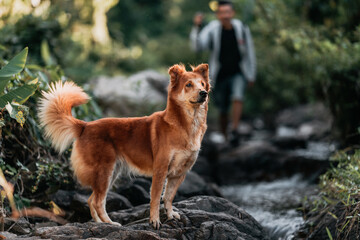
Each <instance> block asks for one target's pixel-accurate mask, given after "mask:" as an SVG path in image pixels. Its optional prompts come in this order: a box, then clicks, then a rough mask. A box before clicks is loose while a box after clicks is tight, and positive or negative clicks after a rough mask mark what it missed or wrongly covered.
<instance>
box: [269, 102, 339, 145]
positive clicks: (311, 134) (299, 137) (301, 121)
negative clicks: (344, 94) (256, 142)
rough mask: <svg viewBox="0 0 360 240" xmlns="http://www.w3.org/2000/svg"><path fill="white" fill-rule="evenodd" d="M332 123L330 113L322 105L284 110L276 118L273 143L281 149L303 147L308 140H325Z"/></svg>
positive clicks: (309, 105)
mask: <svg viewBox="0 0 360 240" xmlns="http://www.w3.org/2000/svg"><path fill="white" fill-rule="evenodd" d="M332 122H333V120H332V116H331V114H330V111H329V110H328V109H327V108H326V107H325V106H324V105H323V104H322V103H316V104H308V105H301V106H297V107H295V108H290V109H286V110H283V111H282V112H280V113H279V115H278V116H277V118H276V125H277V128H276V136H275V138H274V140H273V141H274V143H275V144H276V145H277V146H279V147H283V148H294V147H304V144H305V143H306V141H308V140H322V139H326V138H327V137H328V136H329V135H330V133H331V125H332Z"/></svg>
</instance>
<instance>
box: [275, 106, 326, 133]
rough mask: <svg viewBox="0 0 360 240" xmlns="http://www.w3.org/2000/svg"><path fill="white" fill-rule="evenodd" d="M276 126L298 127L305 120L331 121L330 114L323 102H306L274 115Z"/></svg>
mask: <svg viewBox="0 0 360 240" xmlns="http://www.w3.org/2000/svg"><path fill="white" fill-rule="evenodd" d="M275 121H276V124H277V125H278V126H287V127H292V128H298V127H300V126H301V125H302V124H303V123H306V122H312V121H317V122H329V121H330V122H331V121H332V116H331V113H330V111H329V109H327V108H326V107H325V106H324V104H322V103H316V104H307V105H300V106H297V107H294V108H289V109H285V110H283V111H281V112H280V113H279V115H278V116H277V117H276V120H275Z"/></svg>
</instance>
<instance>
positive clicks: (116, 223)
mask: <svg viewBox="0 0 360 240" xmlns="http://www.w3.org/2000/svg"><path fill="white" fill-rule="evenodd" d="M111 224H113V225H116V226H120V227H121V226H122V225H121V224H120V223H118V222H113V221H111Z"/></svg>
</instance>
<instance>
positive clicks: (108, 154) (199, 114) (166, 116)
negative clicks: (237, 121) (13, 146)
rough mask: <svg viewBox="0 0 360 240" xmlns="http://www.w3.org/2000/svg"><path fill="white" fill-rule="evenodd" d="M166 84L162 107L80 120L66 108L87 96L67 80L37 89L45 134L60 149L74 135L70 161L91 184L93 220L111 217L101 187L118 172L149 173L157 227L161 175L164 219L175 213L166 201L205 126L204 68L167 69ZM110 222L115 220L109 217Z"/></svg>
mask: <svg viewBox="0 0 360 240" xmlns="http://www.w3.org/2000/svg"><path fill="white" fill-rule="evenodd" d="M169 74H170V84H169V91H168V100H167V107H166V109H165V110H164V111H161V112H156V113H154V114H152V115H151V116H147V117H139V118H103V119H99V120H96V121H93V122H84V121H81V120H78V119H76V118H74V117H73V116H72V115H71V108H72V107H74V106H77V105H81V104H83V103H86V102H87V101H88V100H89V97H88V96H87V94H86V93H84V92H83V90H82V89H81V88H80V87H78V86H76V85H75V84H74V83H72V82H65V83H61V82H57V83H56V84H53V85H51V88H50V91H49V92H43V98H42V99H41V100H40V105H39V118H40V122H41V125H42V126H44V128H45V135H46V137H49V138H50V139H51V141H52V144H53V146H54V147H55V148H56V149H57V150H58V151H59V152H60V153H61V152H63V151H64V150H65V149H66V148H67V147H68V146H69V145H70V144H71V143H72V142H73V141H74V140H75V142H74V145H73V150H72V154H71V163H72V167H73V169H74V172H75V175H76V177H77V179H78V180H79V182H80V183H81V184H82V185H84V186H90V187H91V188H92V190H93V193H92V194H91V196H90V198H89V200H88V203H89V207H90V211H91V216H92V217H93V219H94V220H95V221H96V222H107V223H113V222H112V221H111V219H110V218H109V216H108V215H107V213H106V210H105V202H106V201H105V199H106V195H107V191H108V190H109V188H110V187H111V185H112V183H113V182H114V181H115V180H116V177H117V175H118V173H119V172H123V171H125V172H129V171H130V172H134V173H137V174H141V175H146V176H152V186H151V194H150V195H151V201H150V223H151V224H152V225H153V226H154V228H156V229H158V228H159V227H160V219H159V206H160V196H161V193H162V191H163V186H164V183H165V180H167V184H166V187H165V193H164V195H163V201H164V206H165V209H166V212H167V216H168V218H169V219H173V218H174V217H175V218H177V219H180V215H179V214H178V213H177V212H175V211H173V208H172V201H173V199H174V197H175V194H176V191H177V189H178V187H179V186H180V184H181V183H182V182H183V180H184V179H185V175H186V173H187V171H189V170H190V169H191V167H192V166H193V164H194V163H195V160H196V159H197V156H198V153H199V150H200V145H201V141H202V138H203V136H204V133H205V131H206V128H207V125H206V115H207V110H208V99H209V98H208V92H209V90H210V83H209V68H208V65H207V64H201V65H199V66H197V67H196V68H193V71H191V72H187V71H186V70H185V67H184V66H182V65H174V66H172V67H171V68H170V69H169ZM115 224H116V223H115Z"/></svg>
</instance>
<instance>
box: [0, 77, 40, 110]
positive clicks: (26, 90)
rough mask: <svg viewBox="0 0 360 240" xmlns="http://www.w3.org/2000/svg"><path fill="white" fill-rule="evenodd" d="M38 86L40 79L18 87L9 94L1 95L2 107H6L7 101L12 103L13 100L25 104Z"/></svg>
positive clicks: (0, 105) (0, 106)
mask: <svg viewBox="0 0 360 240" xmlns="http://www.w3.org/2000/svg"><path fill="white" fill-rule="evenodd" d="M37 88H38V79H37V78H36V79H34V80H32V81H31V82H28V83H27V84H24V85H22V86H21V87H18V88H16V89H14V90H12V91H10V92H8V93H7V94H5V95H3V96H0V109H1V108H4V107H5V106H6V104H7V103H11V102H13V101H15V102H17V103H20V104H23V103H24V102H26V101H27V100H28V98H29V97H30V96H31V95H33V94H34V93H35V91H36V89H37Z"/></svg>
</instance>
